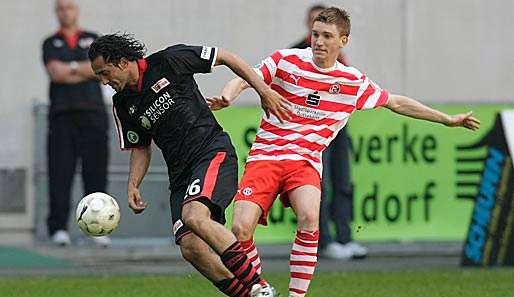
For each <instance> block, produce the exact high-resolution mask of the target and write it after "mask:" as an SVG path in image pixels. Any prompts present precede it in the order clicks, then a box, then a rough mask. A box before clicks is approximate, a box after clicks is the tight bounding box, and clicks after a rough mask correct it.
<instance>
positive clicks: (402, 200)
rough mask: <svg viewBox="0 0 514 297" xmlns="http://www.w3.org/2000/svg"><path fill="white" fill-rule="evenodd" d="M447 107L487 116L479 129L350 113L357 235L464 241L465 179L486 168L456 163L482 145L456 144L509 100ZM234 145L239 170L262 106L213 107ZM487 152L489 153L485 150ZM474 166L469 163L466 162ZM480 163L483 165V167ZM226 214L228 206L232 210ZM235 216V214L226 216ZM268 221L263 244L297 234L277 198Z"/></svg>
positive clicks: (475, 135)
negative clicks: (489, 103)
mask: <svg viewBox="0 0 514 297" xmlns="http://www.w3.org/2000/svg"><path fill="white" fill-rule="evenodd" d="M434 107H435V108H437V109H440V110H442V111H444V112H447V113H459V112H464V111H467V110H473V112H474V115H475V116H476V117H477V118H479V119H480V120H481V122H482V127H481V129H480V130H479V131H477V132H471V131H468V130H465V129H463V128H447V127H445V126H442V125H440V124H434V123H429V122H425V121H419V120H414V119H410V118H407V117H403V116H399V115H396V114H394V113H392V112H390V111H389V110H387V109H379V110H373V111H361V112H356V113H354V115H352V117H351V119H350V121H349V123H348V131H349V134H350V136H351V139H352V145H351V175H352V181H353V184H354V203H353V205H354V207H353V212H354V220H353V223H352V230H353V235H354V238H355V239H357V240H365V241H377V240H463V239H464V238H465V236H466V232H467V227H468V225H469V222H470V216H471V211H472V208H473V204H474V200H473V198H472V197H473V195H472V194H471V193H468V192H466V191H467V189H466V186H467V185H475V184H476V183H478V182H479V179H480V174H474V173H478V172H480V170H481V169H482V168H474V167H476V165H473V164H476V163H473V162H471V163H466V162H459V160H462V159H469V158H471V159H473V158H478V157H480V156H482V155H484V153H485V148H483V149H477V150H459V147H460V146H468V145H471V144H473V143H476V142H478V141H480V140H481V139H482V138H483V137H484V135H486V134H487V132H488V131H489V130H490V129H491V128H492V125H493V124H494V119H495V117H496V114H497V113H498V112H499V111H500V110H503V109H512V108H514V106H512V105H493V104H491V105H473V106H462V105H459V106H457V105H437V106H434ZM216 116H217V118H218V120H219V121H220V123H221V125H222V126H223V127H224V129H225V130H226V131H228V133H229V134H230V136H231V138H232V141H233V143H234V146H235V147H236V150H237V153H238V156H239V164H240V172H239V174H240V175H242V173H243V169H244V162H245V157H246V155H247V153H248V151H249V149H250V146H251V144H252V142H253V140H254V138H255V132H256V131H257V128H258V126H259V120H260V116H261V110H260V109H259V108H258V107H232V108H229V109H226V110H223V111H219V112H217V113H216ZM482 150H484V151H482ZM468 164H471V165H468ZM480 166H481V165H480ZM227 216H228V218H230V217H231V212H230V210H229V212H228V213H227ZM229 222H230V220H229ZM269 223H270V224H269V226H267V227H258V229H257V231H256V235H255V238H256V240H257V241H258V242H267V243H272V242H288V241H290V240H292V239H293V238H294V234H295V230H296V228H295V220H294V215H293V213H292V211H291V210H290V209H287V210H284V209H283V208H282V206H281V204H280V203H279V202H278V200H277V201H276V203H275V205H274V206H273V209H272V211H271V212H270V217H269Z"/></svg>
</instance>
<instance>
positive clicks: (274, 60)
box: [254, 51, 282, 85]
mask: <svg viewBox="0 0 514 297" xmlns="http://www.w3.org/2000/svg"><path fill="white" fill-rule="evenodd" d="M280 59H282V54H281V53H280V52H279V51H276V52H274V53H273V54H272V55H271V56H269V57H267V58H266V59H264V60H262V62H261V63H260V64H258V65H256V66H255V67H254V70H255V72H257V74H258V75H259V76H260V77H261V78H262V79H263V80H264V82H265V83H266V84H268V85H270V84H271V82H272V81H273V77H275V74H276V73H277V67H278V63H279V61H280Z"/></svg>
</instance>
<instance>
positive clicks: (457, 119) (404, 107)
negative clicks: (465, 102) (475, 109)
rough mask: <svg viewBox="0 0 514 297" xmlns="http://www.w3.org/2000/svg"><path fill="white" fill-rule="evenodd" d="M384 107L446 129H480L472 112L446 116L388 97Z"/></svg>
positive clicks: (409, 100)
mask: <svg viewBox="0 0 514 297" xmlns="http://www.w3.org/2000/svg"><path fill="white" fill-rule="evenodd" d="M386 107H387V108H389V109H390V110H392V111H394V112H395V113H398V114H401V115H404V116H408V117H411V118H415V119H421V120H427V121H431V122H436V123H441V124H443V125H446V126H448V127H464V128H467V129H470V130H473V131H475V130H477V129H478V128H480V121H479V120H478V119H476V118H475V117H473V116H472V114H473V113H472V112H467V113H461V114H455V115H448V114H446V113H443V112H440V111H438V110H435V109H433V108H430V107H428V106H426V105H423V104H421V103H420V102H418V101H416V100H414V99H412V98H409V97H406V96H401V95H392V94H391V95H389V100H388V102H387V104H386Z"/></svg>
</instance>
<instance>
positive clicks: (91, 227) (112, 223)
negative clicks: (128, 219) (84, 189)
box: [76, 192, 120, 236]
mask: <svg viewBox="0 0 514 297" xmlns="http://www.w3.org/2000/svg"><path fill="white" fill-rule="evenodd" d="M76 217H77V224H78V225H79V227H80V229H81V230H82V231H84V233H86V234H88V235H91V236H104V235H108V234H111V232H112V231H114V229H116V227H118V224H119V222H120V207H119V206H118V203H117V202H116V200H115V199H114V198H112V197H111V196H109V195H107V194H105V193H102V192H96V193H92V194H89V195H87V196H86V197H84V198H82V200H80V202H79V204H78V205H77V211H76Z"/></svg>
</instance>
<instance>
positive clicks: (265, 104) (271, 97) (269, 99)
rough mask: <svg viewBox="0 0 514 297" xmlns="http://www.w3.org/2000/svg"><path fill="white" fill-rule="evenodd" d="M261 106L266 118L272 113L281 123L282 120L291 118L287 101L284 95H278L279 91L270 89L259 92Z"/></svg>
mask: <svg viewBox="0 0 514 297" xmlns="http://www.w3.org/2000/svg"><path fill="white" fill-rule="evenodd" d="M261 106H262V109H263V110H264V112H265V113H266V116H267V117H268V118H269V116H270V114H273V115H274V116H276V117H277V118H278V120H279V121H280V122H281V123H283V122H284V120H290V119H291V116H290V115H289V112H290V110H289V103H288V102H287V101H286V99H284V97H282V96H280V94H279V93H277V92H276V91H274V90H272V89H269V90H268V91H266V92H265V93H263V94H261Z"/></svg>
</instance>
